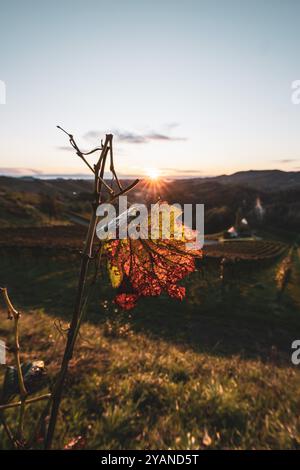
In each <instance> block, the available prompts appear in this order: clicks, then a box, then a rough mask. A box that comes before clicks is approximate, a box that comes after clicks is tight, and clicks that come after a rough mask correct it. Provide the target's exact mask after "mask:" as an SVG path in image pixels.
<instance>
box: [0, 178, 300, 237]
mask: <svg viewBox="0 0 300 470" xmlns="http://www.w3.org/2000/svg"><path fill="white" fill-rule="evenodd" d="M128 182H129V180H124V184H127V183H128ZM92 185H93V182H92V180H86V179H62V178H60V179H59V178H58V179H49V180H42V179H37V178H31V177H30V178H12V177H5V176H0V227H10V226H19V225H22V226H33V225H35V226H42V225H53V224H60V225H61V224H68V223H71V221H74V220H75V219H76V217H75V218H74V217H71V219H70V218H69V216H68V214H69V213H70V212H72V213H76V214H79V215H80V216H83V217H87V216H88V214H89V211H90V201H91V198H92ZM258 197H259V199H260V201H261V204H262V206H263V210H264V218H263V221H260V223H263V224H268V225H272V226H276V227H280V228H282V227H284V228H285V229H287V230H292V231H299V230H300V172H283V171H279V170H266V171H246V172H238V173H235V174H233V175H222V176H218V177H214V178H191V179H177V180H168V181H164V180H162V181H161V182H160V183H159V184H155V183H153V184H148V182H147V181H141V182H140V184H139V185H138V186H137V187H136V188H135V189H134V190H133V191H132V192H130V193H129V194H128V199H129V201H130V202H133V201H135V202H146V203H147V204H150V203H155V202H156V201H157V200H158V199H159V198H160V199H161V200H166V201H168V202H169V203H176V202H177V203H180V204H184V203H192V204H196V203H201V204H204V205H205V231H206V233H212V232H217V231H221V230H224V229H226V228H228V227H229V226H231V225H232V224H234V222H235V218H236V212H237V210H238V209H242V211H243V213H244V214H245V216H246V217H247V218H248V219H249V220H250V221H251V224H254V225H255V224H256V222H257V220H256V215H255V214H256V212H255V205H256V200H257V198H258Z"/></svg>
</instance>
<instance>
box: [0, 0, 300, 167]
mask: <svg viewBox="0 0 300 470" xmlns="http://www.w3.org/2000/svg"><path fill="white" fill-rule="evenodd" d="M299 18H300V1H298V0H295V1H289V0H282V1H279V0H259V1H258V0H251V1H250V0H248V1H246V0H239V1H238V0H235V1H234V0H214V1H212V0H207V1H201V0H198V1H196V0H194V1H193V0H185V1H180V2H179V1H176V0H160V1H158V0H153V1H145V0H139V1H135V0H116V1H105V2H104V1H101V0H98V1H96V0H60V1H58V0H52V1H51V2H50V1H49V2H48V1H46V0H27V1H26V2H25V1H22V0H19V1H16V0H10V1H9V2H8V1H4V0H0V80H2V81H4V82H5V83H6V87H7V98H6V104H5V105H0V172H1V169H3V168H12V169H17V168H19V169H21V170H20V171H21V172H25V173H26V172H27V173H30V171H31V170H36V171H43V172H45V173H80V172H82V171H85V169H84V168H83V167H82V164H81V162H80V161H79V160H77V158H78V157H77V158H76V156H75V155H73V154H72V153H71V152H68V151H66V150H64V147H65V146H66V145H67V141H66V139H65V136H64V135H63V134H62V133H60V132H59V131H57V129H56V127H55V126H56V124H60V125H62V126H63V127H65V128H66V129H67V130H70V131H71V132H73V133H74V135H76V136H78V140H79V141H80V143H81V145H82V147H84V148H89V146H90V145H93V142H94V140H93V139H94V137H93V136H94V133H95V131H96V132H99V135H101V134H102V133H105V132H113V133H115V134H116V139H115V148H116V155H117V164H116V166H117V168H118V169H119V171H120V172H121V173H122V174H129V175H133V174H134V175H142V174H143V173H144V171H145V168H149V167H158V168H160V170H161V172H162V174H172V175H184V174H188V175H192V174H199V175H213V174H219V173H231V172H234V171H237V170H247V169H265V168H280V169H285V170H295V169H300V105H298V106H297V105H293V104H292V103H291V83H292V81H294V80H297V79H300V32H299ZM117 136H119V138H117ZM28 169H30V171H29V170H28ZM2 172H3V170H2Z"/></svg>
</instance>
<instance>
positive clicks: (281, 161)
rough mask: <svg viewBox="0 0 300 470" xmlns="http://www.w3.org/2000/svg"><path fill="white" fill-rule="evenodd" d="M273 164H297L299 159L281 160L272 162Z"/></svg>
mask: <svg viewBox="0 0 300 470" xmlns="http://www.w3.org/2000/svg"><path fill="white" fill-rule="evenodd" d="M273 162H277V163H282V164H285V163H294V162H299V158H282V159H279V160H273Z"/></svg>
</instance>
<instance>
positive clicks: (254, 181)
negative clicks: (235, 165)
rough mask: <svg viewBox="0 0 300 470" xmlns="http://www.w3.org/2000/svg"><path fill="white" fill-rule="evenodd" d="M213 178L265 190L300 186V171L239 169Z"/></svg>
mask: <svg viewBox="0 0 300 470" xmlns="http://www.w3.org/2000/svg"><path fill="white" fill-rule="evenodd" d="M211 179H212V180H215V181H218V182H219V183H224V184H238V185H243V186H248V187H251V188H254V189H259V190H263V191H276V190H283V189H291V188H300V171H281V170H260V171H258V170H251V171H239V172H237V173H234V174H233V175H222V176H217V177H215V178H211Z"/></svg>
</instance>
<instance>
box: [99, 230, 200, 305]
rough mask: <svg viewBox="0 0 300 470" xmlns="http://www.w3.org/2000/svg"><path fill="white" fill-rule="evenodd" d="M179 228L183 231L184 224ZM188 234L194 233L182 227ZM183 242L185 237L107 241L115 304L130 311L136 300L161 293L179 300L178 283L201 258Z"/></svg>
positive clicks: (181, 293)
mask: <svg viewBox="0 0 300 470" xmlns="http://www.w3.org/2000/svg"><path fill="white" fill-rule="evenodd" d="M179 228H180V229H181V228H183V225H181V226H179ZM176 230H178V226H177V227H176ZM187 232H189V234H190V233H194V234H195V232H193V231H192V230H191V229H187V228H186V227H184V233H185V234H186V233H187ZM189 236H190V235H189ZM189 240H190V239H189ZM186 242H187V239H186V237H185V236H184V235H183V236H182V237H181V239H175V238H174V237H170V238H169V239H156V240H151V239H148V240H144V239H138V240H132V239H130V238H129V239H124V240H111V241H109V242H107V243H106V253H107V257H108V266H109V273H110V277H111V281H112V285H113V286H114V287H118V288H119V291H118V294H117V296H116V298H115V302H116V303H117V304H118V305H119V306H120V307H121V308H123V309H126V310H130V309H132V308H133V307H135V305H136V302H137V300H138V299H139V297H142V296H158V295H160V294H161V293H162V292H166V293H167V294H168V295H169V296H170V297H172V298H176V299H179V300H182V299H183V298H184V297H185V288H184V287H182V286H178V285H177V283H178V282H179V281H181V280H182V279H183V278H185V277H186V276H187V275H188V274H190V273H191V272H193V271H194V270H195V258H196V257H200V256H201V251H200V250H198V251H192V250H189V249H187V247H186Z"/></svg>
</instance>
